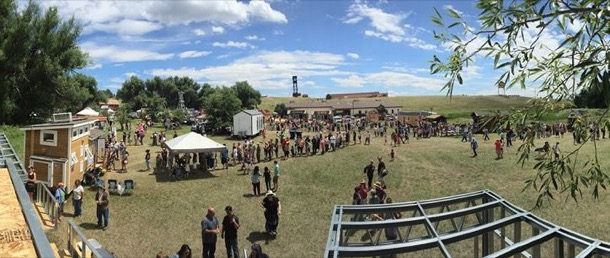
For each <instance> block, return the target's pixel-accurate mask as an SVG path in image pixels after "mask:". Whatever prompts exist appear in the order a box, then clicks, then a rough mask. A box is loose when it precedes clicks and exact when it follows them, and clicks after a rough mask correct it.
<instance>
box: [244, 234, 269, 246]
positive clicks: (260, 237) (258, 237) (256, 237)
mask: <svg viewBox="0 0 610 258" xmlns="http://www.w3.org/2000/svg"><path fill="white" fill-rule="evenodd" d="M246 239H247V240H248V241H250V243H251V244H254V243H256V242H261V241H265V244H266V245H267V244H269V242H270V241H273V240H275V237H274V236H270V235H269V234H268V233H267V232H261V231H252V232H250V235H248V237H246Z"/></svg>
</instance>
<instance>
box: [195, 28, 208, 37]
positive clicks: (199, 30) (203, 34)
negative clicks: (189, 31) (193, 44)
mask: <svg viewBox="0 0 610 258" xmlns="http://www.w3.org/2000/svg"><path fill="white" fill-rule="evenodd" d="M193 33H195V35H197V36H205V34H206V33H205V31H204V30H202V29H194V30H193Z"/></svg>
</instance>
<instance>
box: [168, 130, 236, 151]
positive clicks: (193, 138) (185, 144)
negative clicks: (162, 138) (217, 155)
mask: <svg viewBox="0 0 610 258" xmlns="http://www.w3.org/2000/svg"><path fill="white" fill-rule="evenodd" d="M163 145H164V146H165V147H166V148H168V149H169V151H170V152H171V153H209V152H217V151H223V150H224V149H225V148H226V147H225V146H224V145H222V144H220V143H217V142H215V141H213V140H212V139H210V138H208V137H205V136H203V135H201V134H198V133H194V132H190V133H187V134H185V135H181V136H178V137H176V138H174V139H171V140H168V141H166V142H165V143H163Z"/></svg>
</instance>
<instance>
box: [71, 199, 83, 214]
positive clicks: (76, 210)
mask: <svg viewBox="0 0 610 258" xmlns="http://www.w3.org/2000/svg"><path fill="white" fill-rule="evenodd" d="M82 204H83V199H80V200H72V205H74V216H80V215H82V212H83V209H82V208H81V205H82Z"/></svg>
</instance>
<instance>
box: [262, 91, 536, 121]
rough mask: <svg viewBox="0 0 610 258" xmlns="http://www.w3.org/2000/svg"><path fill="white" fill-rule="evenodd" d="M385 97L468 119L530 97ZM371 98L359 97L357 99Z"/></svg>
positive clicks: (265, 101)
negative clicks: (475, 114) (481, 112)
mask: <svg viewBox="0 0 610 258" xmlns="http://www.w3.org/2000/svg"><path fill="white" fill-rule="evenodd" d="M378 99H381V100H383V99H387V100H389V101H392V102H395V103H396V104H400V105H402V110H432V111H434V112H437V113H439V114H442V115H445V116H447V117H448V118H449V119H450V120H461V119H468V118H469V116H470V113H472V112H473V111H495V110H511V109H512V108H519V107H525V106H527V105H528V101H529V100H531V98H528V97H519V96H510V97H501V96H453V97H452V98H451V99H449V97H446V96H399V97H388V98H378ZM261 100H262V104H261V105H260V108H262V109H269V110H273V109H274V108H275V105H277V104H280V103H289V102H290V101H295V102H306V101H314V100H316V99H315V98H280V97H266V98H262V99H261ZM352 100H354V99H345V100H331V101H347V102H351V101H352ZM366 100H369V101H370V100H372V99H371V98H368V99H359V101H366Z"/></svg>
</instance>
